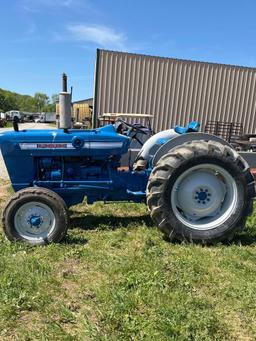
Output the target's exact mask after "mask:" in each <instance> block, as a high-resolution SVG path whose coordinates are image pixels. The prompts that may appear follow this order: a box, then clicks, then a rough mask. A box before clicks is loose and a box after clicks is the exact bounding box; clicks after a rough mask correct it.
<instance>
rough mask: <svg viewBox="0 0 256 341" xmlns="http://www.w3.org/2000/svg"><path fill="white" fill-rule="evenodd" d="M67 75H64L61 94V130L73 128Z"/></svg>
mask: <svg viewBox="0 0 256 341" xmlns="http://www.w3.org/2000/svg"><path fill="white" fill-rule="evenodd" d="M67 90H68V84H67V75H66V74H65V73H63V75H62V92H60V94H59V104H60V125H59V128H60V129H64V130H65V131H66V130H67V129H70V128H71V93H70V92H68V91H67Z"/></svg>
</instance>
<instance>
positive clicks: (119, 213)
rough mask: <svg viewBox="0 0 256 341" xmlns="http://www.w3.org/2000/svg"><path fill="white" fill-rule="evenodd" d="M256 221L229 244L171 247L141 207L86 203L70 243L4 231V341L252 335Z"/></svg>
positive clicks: (0, 302)
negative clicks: (27, 240) (30, 241)
mask: <svg viewBox="0 0 256 341" xmlns="http://www.w3.org/2000/svg"><path fill="white" fill-rule="evenodd" d="M8 186H9V185H8V183H5V184H3V186H2V192H3V193H2V195H1V198H0V200H1V201H0V205H2V204H3V203H4V202H5V201H6V199H7V197H8V196H10V195H11V191H10V190H9V187H8ZM255 219H256V215H255V216H253V217H251V218H250V219H249V221H248V224H247V230H246V231H245V232H243V233H241V234H240V235H238V236H236V239H235V241H234V242H233V243H232V244H226V245H223V244H220V245H217V246H214V247H202V246H198V245H183V244H169V243H167V242H165V241H164V240H163V239H162V236H161V234H160V233H159V232H158V231H157V230H156V228H155V227H154V226H153V224H152V223H151V221H150V219H149V217H148V213H147V210H146V207H145V206H144V205H136V204H126V203H123V204H107V205H103V204H102V203H98V204H95V205H93V206H87V205H86V203H84V204H81V205H78V206H76V207H73V210H72V220H71V226H70V229H69V232H68V235H67V238H66V239H65V241H64V242H63V243H60V244H56V245H49V246H46V247H31V246H27V245H24V244H20V243H12V244H11V243H9V242H7V241H5V240H4V238H3V236H1V238H0V243H1V247H0V278H1V280H0V340H111V341H112V340H198V341H199V340H200V341H201V340H255V339H256V323H255V322H256V300H255V298H256V281H255V273H256V248H255V246H256V227H255Z"/></svg>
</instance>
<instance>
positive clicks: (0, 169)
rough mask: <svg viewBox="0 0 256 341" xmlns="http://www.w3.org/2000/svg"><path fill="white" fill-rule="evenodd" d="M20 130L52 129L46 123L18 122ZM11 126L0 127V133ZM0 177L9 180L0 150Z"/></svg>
mask: <svg viewBox="0 0 256 341" xmlns="http://www.w3.org/2000/svg"><path fill="white" fill-rule="evenodd" d="M19 128H20V130H22V129H54V127H52V126H50V125H49V124H47V123H21V124H19ZM12 129H13V128H0V133H1V132H3V131H8V130H12ZM0 179H2V180H9V175H8V173H7V169H6V167H5V164H4V160H3V157H2V153H1V152H0Z"/></svg>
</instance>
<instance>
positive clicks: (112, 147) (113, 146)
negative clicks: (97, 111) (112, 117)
mask: <svg viewBox="0 0 256 341" xmlns="http://www.w3.org/2000/svg"><path fill="white" fill-rule="evenodd" d="M129 143H130V139H129V138H128V137H127V136H124V135H120V134H117V133H116V131H115V128H114V127H113V125H107V126H104V127H102V128H98V129H94V130H72V129H70V130H68V132H64V131H63V130H62V129H49V130H21V131H18V132H17V131H7V132H2V133H0V148H1V151H2V154H3V157H4V158H5V156H13V157H14V156H15V158H16V157H20V156H23V157H24V156H25V155H30V156H42V155H45V156H53V155H54V156H93V157H94V158H99V159H102V158H106V157H109V156H112V155H122V154H125V153H126V152H127V150H128V147H129Z"/></svg>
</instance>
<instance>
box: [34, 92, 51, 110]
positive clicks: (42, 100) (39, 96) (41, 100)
mask: <svg viewBox="0 0 256 341" xmlns="http://www.w3.org/2000/svg"><path fill="white" fill-rule="evenodd" d="M34 99H35V102H36V107H37V111H38V112H41V111H42V110H43V109H44V108H45V107H47V105H48V104H49V97H48V96H47V95H46V94H43V93H41V92H36V93H35V95H34Z"/></svg>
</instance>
